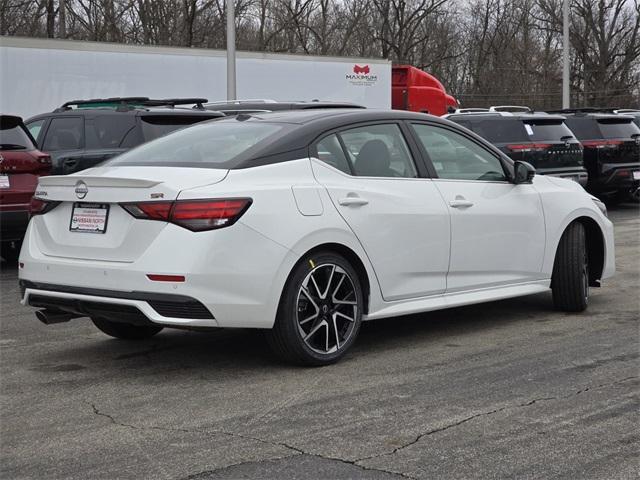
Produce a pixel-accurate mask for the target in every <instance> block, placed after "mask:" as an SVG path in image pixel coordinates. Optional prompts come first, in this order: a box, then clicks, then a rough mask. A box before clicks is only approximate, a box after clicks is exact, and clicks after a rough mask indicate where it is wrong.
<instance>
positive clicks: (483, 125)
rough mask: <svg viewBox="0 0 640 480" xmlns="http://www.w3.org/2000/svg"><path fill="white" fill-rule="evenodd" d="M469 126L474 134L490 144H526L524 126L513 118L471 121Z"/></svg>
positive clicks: (526, 138) (527, 137)
mask: <svg viewBox="0 0 640 480" xmlns="http://www.w3.org/2000/svg"><path fill="white" fill-rule="evenodd" d="M470 124H471V129H472V130H473V131H474V132H476V133H477V134H478V135H480V136H481V137H484V138H486V139H487V140H489V141H490V142H491V143H507V142H526V141H527V140H528V139H529V136H528V135H527V131H526V130H525V128H524V125H523V124H522V122H521V121H520V120H517V119H515V118H494V119H486V120H473V121H471V122H470ZM465 126H466V125H465Z"/></svg>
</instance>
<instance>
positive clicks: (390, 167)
mask: <svg viewBox="0 0 640 480" xmlns="http://www.w3.org/2000/svg"><path fill="white" fill-rule="evenodd" d="M339 135H340V137H341V138H342V142H343V143H344V146H345V148H346V150H347V156H348V157H349V158H348V160H349V162H350V163H351V165H352V170H353V172H354V175H357V176H361V177H392V178H393V177H400V178H416V177H417V176H418V175H417V171H416V167H415V165H414V163H413V160H412V158H411V154H410V153H409V147H408V146H407V143H406V142H405V140H404V137H403V136H402V132H401V131H400V127H399V126H398V125H396V124H383V125H367V126H365V127H358V128H352V129H350V130H345V131H343V132H341V133H340V134H339Z"/></svg>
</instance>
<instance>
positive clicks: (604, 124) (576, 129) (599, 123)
mask: <svg viewBox="0 0 640 480" xmlns="http://www.w3.org/2000/svg"><path fill="white" fill-rule="evenodd" d="M567 125H568V126H569V128H570V129H571V131H572V132H573V133H574V134H575V136H576V137H577V138H578V139H580V140H593V139H601V138H605V139H608V138H631V136H632V135H635V134H637V133H640V129H638V126H637V125H634V124H633V122H632V121H631V119H630V118H629V119H618V118H612V119H608V118H607V119H600V120H598V119H596V118H593V117H586V118H575V117H574V118H567Z"/></svg>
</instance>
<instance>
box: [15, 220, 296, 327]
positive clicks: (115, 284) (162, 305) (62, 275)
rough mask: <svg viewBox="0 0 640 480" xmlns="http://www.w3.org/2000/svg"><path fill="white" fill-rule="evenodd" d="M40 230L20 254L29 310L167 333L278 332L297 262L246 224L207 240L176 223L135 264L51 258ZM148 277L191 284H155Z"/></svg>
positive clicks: (29, 236)
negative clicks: (180, 278)
mask: <svg viewBox="0 0 640 480" xmlns="http://www.w3.org/2000/svg"><path fill="white" fill-rule="evenodd" d="M35 223H37V222H35ZM35 230H36V229H35V228H34V224H33V222H32V224H31V225H30V226H29V228H28V230H27V233H26V236H25V241H24V242H23V245H22V250H21V252H20V263H21V265H22V266H21V268H20V269H19V277H20V280H21V281H22V287H23V290H24V292H23V298H22V302H21V303H22V304H23V305H31V306H35V307H41V308H51V309H54V310H58V311H63V312H68V313H72V314H77V315H82V316H93V315H95V316H101V317H103V318H110V319H112V320H116V321H117V320H118V319H121V318H123V316H128V315H132V318H133V320H135V319H136V318H138V317H140V318H142V317H144V318H146V319H147V320H149V321H151V322H153V323H157V324H159V325H164V326H168V327H170V326H176V327H180V326H183V327H191V326H193V327H238V328H271V327H272V326H273V322H274V320H275V314H276V310H277V306H278V303H279V300H280V293H281V291H282V287H283V285H284V282H285V281H286V277H287V275H288V273H289V271H290V267H291V265H292V264H293V263H294V262H295V261H296V260H297V257H296V256H295V255H294V254H293V253H292V252H291V251H290V250H288V249H286V248H284V247H283V246H281V245H279V244H277V243H275V242H273V241H271V240H269V239H267V238H266V237H264V236H262V235H260V234H259V233H257V232H256V231H254V230H252V229H250V228H248V227H246V226H244V225H243V224H242V223H241V222H238V223H236V224H235V225H233V227H230V228H226V229H221V230H219V231H212V232H200V233H193V232H190V231H188V230H186V229H183V228H180V227H178V226H175V225H171V224H169V225H167V226H166V228H164V229H163V231H162V233H161V234H160V235H159V236H158V237H157V238H156V239H155V241H154V242H153V243H151V245H150V246H149V247H148V248H147V249H146V250H145V251H144V252H143V254H142V255H141V256H140V257H139V258H137V259H136V260H135V261H133V262H115V261H103V260H88V259H76V258H66V257H61V256H60V257H56V256H52V255H45V254H44V253H43V252H42V251H41V250H40V249H39V247H38V241H37V239H36V238H35V236H36V232H35ZM149 273H154V274H178V275H184V277H185V281H184V282H175V283H174V282H157V281H151V280H150V279H149V278H148V277H147V274H149ZM87 286H90V288H87ZM107 307H108V308H107ZM132 309H133V310H132ZM139 312H140V313H139ZM193 312H200V313H197V314H194V313H193ZM120 321H123V320H120Z"/></svg>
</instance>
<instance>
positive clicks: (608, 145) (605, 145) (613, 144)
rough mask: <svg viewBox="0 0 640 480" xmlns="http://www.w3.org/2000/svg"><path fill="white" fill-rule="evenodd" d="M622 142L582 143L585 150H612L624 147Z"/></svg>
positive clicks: (595, 141)
mask: <svg viewBox="0 0 640 480" xmlns="http://www.w3.org/2000/svg"><path fill="white" fill-rule="evenodd" d="M623 143H624V142H623V141H622V140H586V141H584V142H582V146H583V147H584V148H611V147H617V146H618V145H622V144H623Z"/></svg>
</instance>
